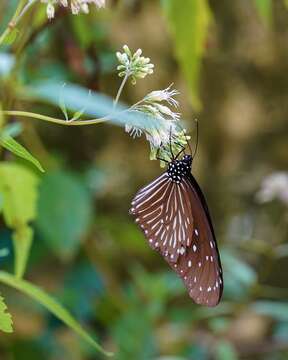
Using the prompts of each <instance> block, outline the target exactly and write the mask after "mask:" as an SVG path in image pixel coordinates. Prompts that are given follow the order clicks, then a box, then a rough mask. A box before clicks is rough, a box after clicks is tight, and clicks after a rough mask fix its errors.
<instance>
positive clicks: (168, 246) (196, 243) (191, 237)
mask: <svg viewBox="0 0 288 360" xmlns="http://www.w3.org/2000/svg"><path fill="white" fill-rule="evenodd" d="M188 170H189V171H188ZM190 170H191V159H190V158H189V162H188V163H187V161H185V160H177V161H174V162H171V163H170V164H169V167H168V171H167V172H165V173H164V174H162V175H161V176H160V177H158V178H157V179H156V180H155V181H153V182H152V183H151V184H149V185H148V186H146V187H144V188H143V189H141V190H140V191H138V193H137V194H136V196H135V198H134V199H133V201H132V208H131V210H130V212H131V213H132V214H133V215H134V216H135V218H136V222H137V223H138V224H139V225H140V227H141V229H142V231H143V232H144V235H145V237H146V238H147V240H148V243H149V245H150V246H151V247H152V248H153V249H155V250H157V251H158V252H160V254H161V255H162V256H163V257H164V258H165V260H166V261H167V262H168V263H169V265H170V266H171V267H172V269H173V270H175V271H176V273H177V274H178V275H179V276H180V277H181V278H182V280H183V281H184V284H185V286H186V288H187V290H188V292H189V295H190V296H191V298H192V299H193V300H194V301H195V302H196V303H198V304H203V305H207V306H215V305H217V304H218V302H219V301H220V298H221V295H222V290H223V279H222V269H221V263H220V257H219V252H218V248H217V244H216V239H215V235H214V230H213V226H212V222H211V219H210V215H209V211H208V207H207V205H206V201H205V198H204V196H203V194H202V192H201V189H200V187H199V185H198V184H197V182H196V180H195V179H194V178H193V176H192V175H191V173H190Z"/></svg>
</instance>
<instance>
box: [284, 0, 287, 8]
mask: <svg viewBox="0 0 288 360" xmlns="http://www.w3.org/2000/svg"><path fill="white" fill-rule="evenodd" d="M284 5H285V6H286V7H287V8H288V0H284Z"/></svg>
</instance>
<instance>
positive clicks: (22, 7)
mask: <svg viewBox="0 0 288 360" xmlns="http://www.w3.org/2000/svg"><path fill="white" fill-rule="evenodd" d="M26 1H27V0H20V1H19V4H18V6H17V8H16V10H15V13H14V15H13V17H12V19H11V21H10V22H9V24H8V26H7V28H6V29H5V30H4V32H3V34H2V35H1V36H0V46H1V45H2V44H3V42H4V41H5V39H6V38H7V36H9V35H10V34H11V32H12V31H13V30H14V29H15V27H16V26H17V24H18V23H19V21H20V20H21V19H22V17H23V16H24V15H25V14H26V12H27V11H28V9H29V8H30V7H31V6H32V5H33V4H34V3H36V1H38V0H28V2H27V3H26ZM25 3H26V4H25Z"/></svg>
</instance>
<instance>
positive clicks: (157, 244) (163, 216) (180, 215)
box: [130, 173, 193, 262]
mask: <svg viewBox="0 0 288 360" xmlns="http://www.w3.org/2000/svg"><path fill="white" fill-rule="evenodd" d="M130 213H131V214H133V215H134V216H135V218H136V222H137V223H138V224H139V225H140V227H141V229H142V231H143V232H144V235H145V237H146V238H147V240H148V243H149V245H150V246H151V247H152V248H153V249H155V250H157V251H159V252H160V253H161V254H162V255H165V256H167V257H169V259H170V260H171V261H172V262H176V261H177V260H178V257H179V256H180V255H181V254H183V253H184V252H185V251H186V248H187V247H189V246H190V240H191V237H192V233H193V216H192V211H191V208H190V206H189V203H188V202H187V201H186V200H185V198H184V195H183V194H182V193H181V191H179V186H178V185H177V184H176V183H174V182H172V181H171V180H170V178H169V176H168V175H167V173H164V174H162V175H161V176H160V177H158V178H157V179H156V180H155V181H153V182H152V183H151V184H149V185H148V186H146V187H144V188H143V189H141V190H140V191H138V193H137V194H136V196H135V198H134V199H133V201H132V208H131V209H130Z"/></svg>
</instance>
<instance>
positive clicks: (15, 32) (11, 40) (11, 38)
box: [3, 28, 20, 45]
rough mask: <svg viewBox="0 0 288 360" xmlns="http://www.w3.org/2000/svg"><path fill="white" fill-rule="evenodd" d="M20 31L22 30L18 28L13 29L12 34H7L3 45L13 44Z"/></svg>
mask: <svg viewBox="0 0 288 360" xmlns="http://www.w3.org/2000/svg"><path fill="white" fill-rule="evenodd" d="M19 33H20V31H19V30H18V29H16V28H15V29H13V30H12V31H11V32H10V34H9V35H7V36H6V38H5V40H4V41H3V45H12V44H13V43H14V41H15V40H16V39H17V36H18V34H19Z"/></svg>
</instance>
